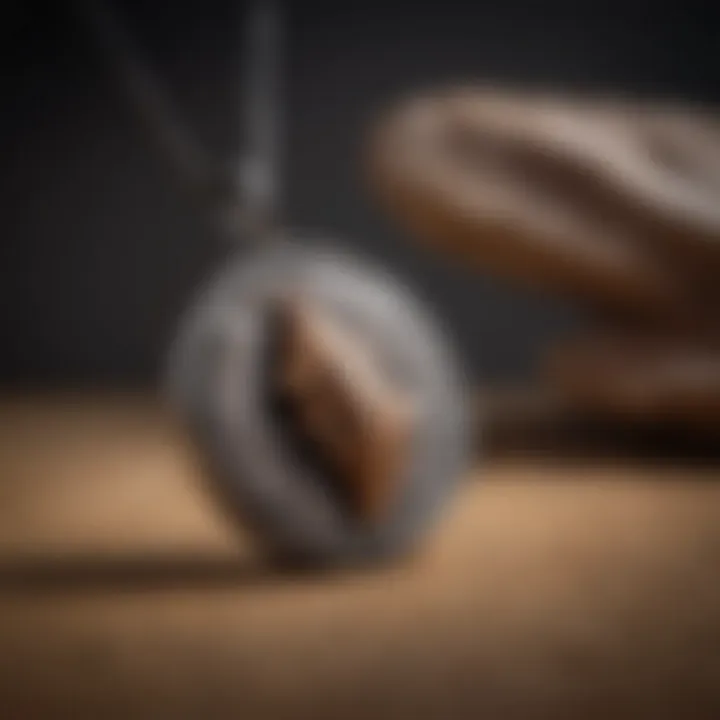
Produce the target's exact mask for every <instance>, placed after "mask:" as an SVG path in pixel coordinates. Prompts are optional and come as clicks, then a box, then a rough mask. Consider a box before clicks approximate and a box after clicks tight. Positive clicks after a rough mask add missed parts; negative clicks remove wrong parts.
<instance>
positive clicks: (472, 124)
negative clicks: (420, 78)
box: [368, 88, 720, 326]
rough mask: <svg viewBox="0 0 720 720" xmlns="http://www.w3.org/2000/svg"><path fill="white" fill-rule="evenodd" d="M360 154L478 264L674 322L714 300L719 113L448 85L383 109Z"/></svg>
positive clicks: (388, 190)
mask: <svg viewBox="0 0 720 720" xmlns="http://www.w3.org/2000/svg"><path fill="white" fill-rule="evenodd" d="M368 166H369V177H370V183H371V185H372V188H373V190H374V192H375V194H376V196H377V197H378V198H379V200H380V201H381V203H382V204H383V206H384V207H385V208H386V209H387V210H388V211H389V212H390V214H391V215H392V216H394V217H395V218H397V219H398V220H399V221H400V223H401V224H402V225H403V226H404V227H405V228H407V229H408V230H410V231H411V232H412V233H413V234H415V235H417V236H418V237H420V238H423V239H424V240H426V241H429V242H430V243H431V244H433V245H434V246H436V247H439V248H441V249H443V250H444V251H445V252H447V253H448V254H451V255H454V256H456V257H458V258H461V259H462V260H463V261H464V262H467V263H471V264H472V265H473V266H474V267H476V268H478V269H480V270H482V271H486V272H489V273H492V274H495V275H498V276H500V277H503V278H506V279H510V280H514V281H517V282H522V283H524V284H527V285H531V286H535V287H539V288H543V289H545V290H549V291H552V292H559V293H562V294H565V295H569V296H570V297H573V298H577V299H581V300H583V301H585V302H588V303H590V304H591V305H593V306H597V307H599V308H601V309H603V310H606V311H612V313H613V314H616V315H617V314H618V313H619V314H620V315H621V316H634V317H640V318H642V319H644V320H652V321H653V322H658V321H659V322H660V324H668V325H675V326H678V325H687V324H688V323H693V322H694V318H695V316H696V307H697V305H702V304H704V303H705V301H706V296H707V295H708V294H710V295H712V296H713V297H715V298H716V297H717V295H716V294H715V289H714V286H715V284H716V282H715V278H717V274H718V272H720V203H718V202H717V200H718V198H719V197H720V129H719V128H718V123H717V122H716V120H715V118H713V117H712V116H709V115H708V116H707V117H706V116H704V115H700V114H697V113H695V114H693V113H689V112H686V111H681V110H676V109H673V108H656V107H649V106H640V105H634V104H632V103H619V102H611V101H609V100H602V99H598V100H595V101H592V102H591V101H580V100H576V101H572V102H571V101H568V100H562V99H558V98H553V97H550V96H548V95H540V94H529V93H525V94H519V93H516V94H513V93H510V92H506V93H498V92H495V91H492V90H484V89H473V88H471V89H459V90H452V91H447V92H445V93H437V94H435V95H431V94H428V95H425V96H422V97H418V98H414V99H411V100H407V101H405V102H402V103H399V104H398V105H397V106H396V107H395V108H394V109H393V110H392V111H390V112H389V113H388V114H387V115H386V117H384V118H383V119H382V121H381V122H380V123H379V124H378V126H377V127H376V128H375V129H374V132H373V134H372V137H371V141H370V149H369V163H368ZM696 294H697V295H698V296H699V297H700V298H702V300H700V301H697V300H696V299H695V297H694V296H695V295H696Z"/></svg>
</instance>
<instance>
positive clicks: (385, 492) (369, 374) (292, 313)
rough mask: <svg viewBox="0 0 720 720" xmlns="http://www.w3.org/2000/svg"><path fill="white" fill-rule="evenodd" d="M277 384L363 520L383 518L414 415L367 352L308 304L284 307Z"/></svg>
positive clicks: (297, 301) (285, 304)
mask: <svg viewBox="0 0 720 720" xmlns="http://www.w3.org/2000/svg"><path fill="white" fill-rule="evenodd" d="M281 315H282V320H283V331H284V336H283V338H282V340H283V342H282V352H281V358H280V363H279V378H278V381H279V385H280V388H281V390H282V391H283V393H284V395H285V396H286V397H287V398H288V399H289V400H290V402H291V403H292V405H293V407H294V409H295V410H296V413H297V418H298V422H299V424H300V426H301V431H302V432H303V434H304V435H305V436H306V437H307V438H308V439H309V440H311V441H312V442H313V443H314V444H315V445H316V447H317V449H318V450H319V451H320V453H321V455H322V456H323V458H324V459H325V460H326V461H327V462H328V463H329V464H330V465H331V467H332V468H333V470H334V471H336V473H337V475H338V477H339V478H340V479H341V481H342V482H343V483H344V484H345V485H346V489H347V490H349V492H350V494H351V497H352V499H353V506H354V511H355V513H356V514H357V516H358V517H359V518H360V519H363V520H373V519H378V518H379V517H381V516H382V515H383V513H384V512H386V511H387V510H388V509H389V507H390V505H391V502H392V499H393V497H394V496H395V495H396V492H397V491H398V489H399V484H400V481H401V477H402V475H403V470H404V468H405V467H406V464H407V459H408V454H409V449H410V448H409V446H410V439H411V429H412V427H411V426H412V421H413V417H414V413H413V411H412V408H411V407H410V404H409V402H408V400H407V398H405V397H403V396H402V395H401V394H400V393H399V392H398V391H397V389H396V388H394V387H392V386H391V384H390V383H389V382H388V380H387V378H385V377H383V374H382V372H381V371H380V368H379V367H378V365H377V363H376V362H375V358H373V356H372V353H371V352H370V351H369V348H368V347H367V346H364V345H363V344H362V343H361V342H359V341H358V338H357V337H355V336H353V335H352V333H350V332H348V330H347V328H346V327H344V326H343V325H342V324H341V323H339V322H337V321H336V320H334V318H332V317H331V316H330V315H329V314H328V313H326V312H323V311H322V309H321V308H319V307H317V305H315V304H313V303H312V302H310V301H309V300H307V299H306V298H299V297H294V298H291V299H288V300H285V301H284V302H283V303H282V304H281Z"/></svg>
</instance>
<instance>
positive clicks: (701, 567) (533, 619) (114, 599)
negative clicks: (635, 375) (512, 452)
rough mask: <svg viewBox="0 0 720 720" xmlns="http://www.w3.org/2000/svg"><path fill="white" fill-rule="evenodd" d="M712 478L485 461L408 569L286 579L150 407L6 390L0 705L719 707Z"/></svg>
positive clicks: (358, 712)
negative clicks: (226, 512)
mask: <svg viewBox="0 0 720 720" xmlns="http://www.w3.org/2000/svg"><path fill="white" fill-rule="evenodd" d="M718 481H720V469H709V468H706V469H697V468H696V469H692V468H690V467H685V468H682V467H669V466H665V467H662V466H658V467H651V466H649V465H642V466H641V465H637V464H636V465H635V466H633V465H631V464H629V463H623V464H619V463H618V462H614V463H613V462H610V461H607V462H605V463H600V462H598V461H597V460H595V461H591V460H583V461H579V460H575V461H573V462H571V461H565V462H563V461H561V460H552V459H550V458H546V459H544V460H540V459H536V460H534V461H532V462H530V461H528V460H525V461H520V460H506V461H500V460H495V461H491V462H489V463H488V464H487V465H486V466H485V467H479V468H478V469H477V472H476V473H475V474H474V475H473V477H471V478H468V482H467V484H466V486H465V487H464V488H463V490H462V491H461V492H460V493H459V495H458V496H457V497H456V499H455V501H454V502H453V503H452V505H451V506H450V507H449V508H448V512H447V514H446V516H445V517H444V519H443V521H442V522H441V523H440V525H439V526H438V527H437V528H436V529H435V530H434V531H433V533H432V534H431V535H430V537H429V538H428V540H427V544H426V546H425V547H424V548H423V549H422V551H421V552H419V553H418V556H417V557H416V558H415V559H414V560H413V561H412V562H410V563H407V564H405V565H403V566H401V567H394V568H390V569H384V570H378V571H372V572H371V571H366V572H363V573H357V574H347V575H344V576H339V575H338V576H326V577H310V576H307V577H294V578H292V577H288V576H282V575H280V574H278V573H276V572H273V571H272V569H271V568H269V567H267V565H266V564H264V563H263V561H262V556H261V555H260V554H259V553H258V552H257V550H256V549H254V548H253V546H252V543H251V542H250V539H249V538H248V537H246V536H244V535H243V534H242V533H241V532H240V531H239V530H238V529H237V528H236V527H234V526H232V525H231V524H230V523H229V522H227V521H226V519H225V518H224V516H223V514H222V512H220V511H219V509H218V508H217V507H216V506H215V504H214V501H213V500H212V499H211V497H210V496H209V494H208V493H207V492H206V489H205V488H204V487H203V482H202V478H201V477H200V475H199V471H198V469H197V466H196V463H195V460H194V458H193V455H192V452H191V450H190V449H189V448H188V447H187V445H186V443H184V442H183V440H182V437H181V435H180V434H179V432H178V431H177V429H176V428H174V427H173V424H172V422H170V420H169V419H168V418H167V417H166V416H165V415H164V414H163V412H162V410H161V409H160V408H159V407H158V406H157V405H155V404H153V402H152V401H151V400H147V399H143V398H141V397H130V396H119V395H118V396H107V397H103V398H100V397H73V396H65V397H58V398H51V399H47V398H40V397H29V396H28V397H26V398H8V399H6V400H5V401H4V402H2V403H0V514H1V519H0V718H2V719H3V720H6V719H8V718H13V719H14V718H18V719H22V720H25V719H27V718H34V717H52V718H54V717H92V718H110V717H121V718H152V719H153V720H157V719H159V718H173V719H175V718H306V717H307V718H326V717H327V718H365V717H367V718H393V719H395V718H398V719H404V718H413V719H414V720H419V719H420V718H438V719H440V718H442V719H445V718H447V719H448V720H453V719H455V718H465V717H467V718H492V719H495V718H497V719H498V720H513V719H514V718H523V719H524V718H528V719H529V718H582V719H584V718H617V717H623V718H624V717H627V718H645V717H647V718H653V719H654V720H655V719H657V718H665V717H669V718H678V719H681V720H686V719H687V720H691V719H693V718H706V717H707V718H719V717H720V482H718Z"/></svg>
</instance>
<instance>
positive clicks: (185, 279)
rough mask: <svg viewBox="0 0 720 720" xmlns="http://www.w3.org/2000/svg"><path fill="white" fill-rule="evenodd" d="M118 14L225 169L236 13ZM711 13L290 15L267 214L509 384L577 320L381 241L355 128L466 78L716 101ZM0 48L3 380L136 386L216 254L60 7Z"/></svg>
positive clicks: (234, 98)
mask: <svg viewBox="0 0 720 720" xmlns="http://www.w3.org/2000/svg"><path fill="white" fill-rule="evenodd" d="M120 5H121V7H123V8H124V9H125V11H126V12H127V20H128V23H129V24H130V26H131V27H132V29H133V31H134V32H135V33H136V34H137V37H138V40H139V41H140V42H141V43H142V45H143V46H144V47H145V48H146V49H147V51H148V52H149V54H150V55H151V57H152V58H153V60H154V63H155V65H156V67H157V70H158V72H160V73H161V74H162V75H163V76H164V77H165V78H166V79H167V82H168V83H169V84H170V86H171V88H172V90H173V93H174V95H175V98H176V100H177V103H178V104H179V106H180V107H181V108H182V110H183V112H184V113H185V114H186V115H187V117H188V118H189V120H190V121H191V122H192V123H193V125H194V127H195V128H196V129H197V132H198V133H199V134H200V135H201V136H202V138H203V139H204V141H205V142H206V143H207V144H208V145H209V146H210V147H211V148H212V149H214V150H215V151H217V152H232V150H233V149H234V144H235V142H236V140H237V132H236V131H237V122H238V94H239V88H238V85H237V80H238V71H239V68H240V60H239V55H238V52H239V48H238V47H237V39H238V35H239V31H240V25H239V21H238V17H239V16H240V8H239V7H238V5H237V4H233V3H231V2H209V1H204V2H197V0H187V1H186V2H181V3H169V2H168V3H147V4H143V3H141V2H127V1H126V2H122V3H120ZM145 5H147V6H145ZM715 5H716V3H715V2H680V1H679V0H678V1H677V2H675V1H673V2H667V3H665V4H658V3H649V2H636V1H635V0H628V1H627V2H622V3H608V2H578V1H577V0H574V1H573V2H570V1H567V2H541V1H538V2H532V1H531V0H526V2H520V1H519V0H504V1H497V0H492V1H488V0H486V1H483V0H477V2H469V1H466V2H462V3H458V2H450V1H446V2H443V3H429V2H422V1H420V2H416V3H405V4H402V3H392V2H384V3H362V4H361V3H343V2H340V1H339V0H337V1H336V2H326V3H319V2H305V3H294V4H292V5H291V6H290V12H289V18H288V22H289V31H290V38H289V48H288V50H289V58H288V60H289V65H290V67H289V71H288V86H289V87H288V92H287V103H288V108H287V114H288V122H289V128H288V132H289V135H288V138H287V140H288V145H289V156H288V163H289V165H288V168H287V175H286V203H285V214H286V216H287V218H288V220H289V222H290V223H291V224H294V225H300V226H303V227H310V228H313V227H317V228H322V229H326V230H328V231H332V232H334V233H337V234H339V235H343V236H348V237H349V238H351V239H352V240H353V241H354V242H357V243H358V244H359V245H360V246H361V247H362V248H363V249H364V250H365V251H366V252H367V253H369V254H370V255H371V256H376V257H381V258H383V259H384V260H386V262H387V263H388V264H389V265H390V266H391V267H392V268H393V269H395V270H396V271H397V272H398V273H400V274H401V275H402V276H403V277H404V278H407V279H408V280H409V281H410V282H411V283H413V285H414V286H415V287H416V288H417V290H418V291H419V292H421V293H422V294H423V295H425V296H426V297H428V298H429V300H430V301H431V302H432V303H433V304H434V306H435V307H436V308H437V310H438V312H440V313H442V315H443V316H444V317H445V318H446V320H447V322H448V324H449V325H450V327H451V329H452V331H453V332H454V334H455V336H456V338H457V341H458V343H459V344H460V346H461V348H462V349H463V351H464V352H466V353H467V356H468V358H469V359H470V361H471V364H472V367H474V369H475V371H476V372H477V374H478V375H482V376H485V377H491V378H498V377H503V378H505V377H517V376H521V375H523V374H526V373H527V372H529V371H530V370H531V368H532V365H533V362H534V360H535V358H536V357H537V355H538V353H539V352H541V350H542V349H543V348H544V347H545V346H546V344H547V343H549V342H551V341H552V340H553V338H555V337H558V336H560V335H562V334H563V333H566V332H568V331H569V330H570V329H571V328H572V327H574V326H575V325H576V324H577V323H579V322H582V320H583V319H582V318H581V317H579V316H578V314H577V313H576V311H575V310H574V309H572V308H569V307H566V306H565V305H563V304H562V303H560V302H559V301H557V300H553V299H551V298H543V297H541V296H539V295H535V294H531V293H528V292H523V291H521V290H518V289H517V288H510V287H506V286H504V285H502V284H500V283H497V282H494V281H492V280H491V279H488V278H483V277H479V276H473V275H470V274H469V273H466V272H463V271H460V270H458V269H457V268H455V267H453V266H451V265H450V264H449V263H448V262H447V261H445V260H443V259H442V258H439V257H436V256H434V255H431V254H429V253H427V252H425V251H420V250H418V248H417V247H416V246H415V244H413V243H412V242H411V240H410V239H409V238H408V237H405V236H403V235H402V234H401V233H399V232H397V231H396V230H393V229H392V228H391V226H390V225H389V224H388V222H387V220H386V219H385V218H383V217H382V216H381V215H380V214H379V213H378V212H377V210H376V209H375V208H374V207H373V206H372V204H371V203H370V202H369V201H368V200H367V198H366V196H365V194H364V191H363V187H362V184H361V182H360V180H359V178H358V176H357V163H356V157H357V154H358V150H359V142H360V140H361V138H362V135H363V129H364V127H366V123H367V122H368V121H369V120H370V119H371V118H372V117H373V116H374V115H375V114H376V113H377V112H378V110H379V109H380V108H382V107H383V105H384V104H385V103H386V102H388V101H390V100H392V99H393V98H395V97H397V96H398V95H399V94H401V93H404V92H407V91H408V90H410V89H413V88H420V89H422V88H424V87H432V86H436V85H442V84H443V83H445V82H450V81H455V80H467V79H473V78H478V79H482V80H496V81H499V82H512V83H514V84H519V83H531V84H537V83H540V84H551V85H553V86H555V87H560V88H565V87H566V88H576V87H579V88H594V87H598V88H603V89H607V88H615V89H619V90H623V91H626V92H632V93H635V94H640V95H647V96H665V97H675V98H687V99H690V100H707V101H713V102H716V101H717V100H718V99H719V98H718V96H719V95H720V59H719V58H718V52H719V49H720V42H719V40H720V37H719V35H720V33H719V32H718V28H719V25H718V11H717V10H715V9H714V6H715ZM0 28H1V33H2V45H3V55H4V60H3V90H4V92H3V107H2V133H0V142H1V143H2V148H1V150H0V157H2V166H1V168H0V183H1V185H0V190H1V191H2V195H1V197H2V206H1V207H2V215H1V218H0V236H1V237H2V242H1V243H0V248H1V249H0V313H1V322H2V352H1V353H0V379H1V380H2V381H3V382H4V383H9V384H14V385H17V384H18V383H21V382H30V383H49V384H56V383H57V384H68V383H70V384H77V383H91V384H103V383H110V384H118V385H127V384H144V383H151V382H153V381H154V380H155V378H156V376H157V371H158V368H159V366H160V361H161V359H162V354H163V351H164V348H165V346H166V344H167V342H168V340H169V338H170V335H171V333H172V330H173V322H174V319H175V317H176V315H177V313H178V312H179V311H180V310H181V309H182V308H183V306H184V305H185V303H186V301H187V299H188V297H189V295H190V293H191V292H192V290H193V288H194V287H195V285H196V283H197V282H198V281H199V280H200V279H202V278H203V277H204V275H205V274H206V273H207V271H208V270H209V269H210V268H211V267H212V266H213V263H214V262H216V261H217V260H218V258H219V257H220V255H221V252H222V248H221V245H220V244H219V243H218V241H217V239H216V238H214V237H213V236H212V234H211V233H210V232H209V230H208V228H207V227H206V226H205V225H204V223H203V222H202V220H201V219H200V218H199V217H197V216H196V215H195V214H194V213H193V211H192V210H191V209H190V208H188V207H187V203H185V202H184V198H183V197H182V195H181V194H179V192H178V191H177V188H176V187H175V186H174V184H173V182H172V178H171V176H170V174H169V172H168V169H167V167H166V166H165V164H164V163H163V161H162V159H161V158H159V157H157V156H156V155H155V154H154V153H153V150H152V147H151V146H150V145H149V144H148V143H147V141H146V138H145V137H144V136H143V134H142V132H141V131H140V130H139V128H138V126H137V125H136V123H135V121H134V117H133V116H132V114H131V113H130V112H129V110H128V108H127V107H126V105H125V104H124V102H123V97H122V95H121V94H120V93H119V92H118V90H117V87H116V86H115V85H114V84H113V82H112V77H111V76H110V75H109V74H108V73H107V69H106V67H105V65H104V64H103V63H102V62H101V60H100V59H99V58H98V56H97V55H96V54H95V53H94V52H93V49H92V46H91V45H89V44H88V43H87V38H86V37H85V36H84V35H83V33H82V32H81V31H80V30H79V28H78V27H77V26H76V24H75V23H74V21H73V19H72V16H71V15H70V14H69V13H68V12H67V10H66V8H65V5H64V3H62V2H61V3H57V4H56V5H55V6H51V8H50V9H47V8H45V7H43V6H42V5H41V4H40V3H31V2H30V3H22V2H15V3H11V4H10V5H9V6H8V7H7V8H6V9H5V10H4V17H3V20H2V22H1V23H0Z"/></svg>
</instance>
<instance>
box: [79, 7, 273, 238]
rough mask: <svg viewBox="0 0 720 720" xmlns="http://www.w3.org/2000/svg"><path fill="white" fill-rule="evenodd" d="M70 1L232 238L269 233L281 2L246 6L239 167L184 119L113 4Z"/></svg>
mask: <svg viewBox="0 0 720 720" xmlns="http://www.w3.org/2000/svg"><path fill="white" fill-rule="evenodd" d="M73 4H74V6H75V8H76V10H77V11H78V13H79V14H80V16H81V17H82V19H83V20H84V21H85V22H86V24H87V25H88V27H89V29H90V30H91V32H92V33H93V35H94V36H95V38H96V40H97V42H98V44H99V45H100V47H101V48H102V49H103V51H104V52H105V53H106V54H107V55H108V57H109V59H110V61H111V63H112V65H113V66H114V69H115V71H116V74H117V76H118V79H119V80H120V82H121V83H122V85H123V86H124V89H125V91H126V93H127V95H128V97H129V99H130V101H131V102H132V104H133V106H134V107H135V110H136V112H137V113H138V114H139V115H140V117H141V119H142V121H143V122H144V124H145V126H146V128H147V130H148V131H149V133H150V134H151V136H152V140H153V141H154V142H155V143H156V144H157V145H158V146H159V147H160V150H161V152H162V153H163V154H164V155H165V157H166V159H167V160H169V161H170V162H171V164H172V165H173V168H174V171H175V173H176V174H177V176H178V177H179V179H180V180H181V182H182V183H183V184H184V185H186V186H187V187H188V189H189V191H190V192H191V194H192V195H193V197H194V198H195V199H196V200H197V201H199V203H200V204H201V206H202V208H203V209H204V210H205V211H209V212H210V215H211V218H212V219H213V221H214V222H216V223H217V224H218V225H219V226H220V227H221V229H222V230H224V231H225V232H228V233H229V234H230V235H231V236H232V237H233V238H236V237H238V236H241V237H242V238H243V239H253V240H255V241H257V240H259V239H266V238H268V237H269V236H270V235H271V228H272V227H273V225H274V222H275V213H276V212H277V203H278V177H279V155H280V137H279V136H280V82H279V76H280V72H279V70H280V64H281V57H280V54H281V39H282V38H281V32H280V19H281V18H280V9H279V7H278V3H277V1H276V0H252V1H251V3H250V7H249V11H248V12H247V14H246V20H245V24H246V33H245V42H244V47H245V57H244V67H245V72H244V76H245V84H244V86H243V91H244V92H243V94H242V100H243V103H244V112H243V124H244V128H243V129H244V137H243V140H242V142H243V144H242V148H241V151H242V155H241V159H240V161H239V162H238V163H237V167H236V168H232V167H231V168H230V169H228V167H227V164H223V163H221V162H218V161H217V160H216V159H215V158H212V157H211V156H210V154H209V153H208V152H207V151H206V149H205V148H204V147H202V146H201V144H200V143H199V142H198V141H197V138H196V137H195V136H194V134H193V133H192V132H191V131H190V129H189V128H188V127H187V125H186V124H185V123H184V122H183V121H182V119H181V115H180V113H178V112H177V109H176V108H175V107H174V106H173V104H172V102H171V100H170V96H169V93H167V92H166V89H165V88H164V86H163V85H162V84H161V83H160V81H159V79H158V78H157V77H156V76H155V75H154V74H153V73H152V72H151V71H150V67H149V65H148V63H147V62H146V61H145V59H144V58H143V57H142V56H141V54H140V53H139V52H138V50H137V48H136V47H135V45H134V43H133V42H132V39H131V37H130V35H129V34H128V32H127V31H126V29H125V28H124V27H123V24H122V23H121V22H120V19H119V17H118V15H117V14H116V12H115V11H114V9H113V8H112V7H111V6H110V4H108V3H105V2H101V0H74V3H73Z"/></svg>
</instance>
